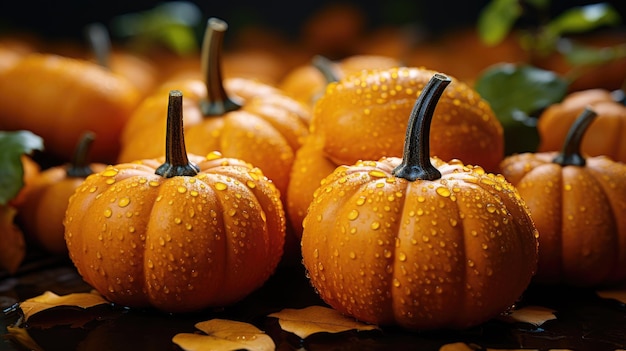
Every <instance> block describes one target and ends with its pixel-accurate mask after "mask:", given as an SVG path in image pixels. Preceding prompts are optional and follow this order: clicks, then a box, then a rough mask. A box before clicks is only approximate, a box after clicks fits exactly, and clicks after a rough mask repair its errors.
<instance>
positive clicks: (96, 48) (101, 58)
mask: <svg viewBox="0 0 626 351" xmlns="http://www.w3.org/2000/svg"><path fill="white" fill-rule="evenodd" d="M85 36H86V37H87V42H88V43H89V45H90V46H91V51H92V52H93V54H94V56H95V58H96V61H97V62H98V64H99V65H100V66H101V67H103V68H106V69H110V68H111V62H110V58H111V37H110V36H109V32H108V30H107V29H106V27H105V26H104V25H103V24H102V23H92V24H89V25H88V26H87V28H85Z"/></svg>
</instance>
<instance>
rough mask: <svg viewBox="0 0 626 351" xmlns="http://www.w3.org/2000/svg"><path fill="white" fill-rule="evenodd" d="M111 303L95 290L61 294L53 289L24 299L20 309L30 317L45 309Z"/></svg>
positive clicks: (87, 306) (85, 306)
mask: <svg viewBox="0 0 626 351" xmlns="http://www.w3.org/2000/svg"><path fill="white" fill-rule="evenodd" d="M103 304H110V302H109V301H107V300H106V299H105V298H104V297H102V295H100V294H98V293H97V292H95V291H92V292H90V293H73V294H67V295H62V296H59V295H57V294H55V293H53V292H51V291H46V292H44V293H43V294H41V295H39V296H35V297H33V298H30V299H27V300H24V301H23V302H21V303H20V309H21V310H22V312H23V313H24V319H25V320H26V321H28V319H29V318H31V317H32V316H34V315H36V314H37V313H40V312H42V311H45V310H49V309H52V308H58V307H71V308H80V309H88V308H90V307H94V306H97V305H103Z"/></svg>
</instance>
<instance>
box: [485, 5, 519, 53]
mask: <svg viewBox="0 0 626 351" xmlns="http://www.w3.org/2000/svg"><path fill="white" fill-rule="evenodd" d="M521 15H522V7H521V6H520V4H519V1H518V0H492V1H491V2H489V3H488V4H487V6H485V7H484V8H483V10H482V11H481V12H480V14H479V16H478V35H479V37H480V38H481V40H482V41H483V43H485V44H486V45H497V44H499V43H500V42H502V40H504V38H506V36H507V35H508V34H509V33H510V31H511V29H512V28H513V26H514V25H515V22H516V21H517V19H518V18H519V17H520V16H521Z"/></svg>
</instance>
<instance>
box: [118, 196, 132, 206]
mask: <svg viewBox="0 0 626 351" xmlns="http://www.w3.org/2000/svg"><path fill="white" fill-rule="evenodd" d="M128 204H130V198H129V197H123V198H121V199H120V201H118V202H117V205H118V206H119V207H126V206H128Z"/></svg>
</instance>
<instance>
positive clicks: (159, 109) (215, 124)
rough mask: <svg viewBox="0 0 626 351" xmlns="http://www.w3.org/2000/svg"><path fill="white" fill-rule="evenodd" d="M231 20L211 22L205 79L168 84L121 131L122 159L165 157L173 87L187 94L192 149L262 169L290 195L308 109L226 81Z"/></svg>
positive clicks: (254, 86)
mask: <svg viewBox="0 0 626 351" xmlns="http://www.w3.org/2000/svg"><path fill="white" fill-rule="evenodd" d="M226 28H227V24H226V23H225V22H223V21H221V20H219V19H216V18H211V19H209V21H208V25H207V32H206V35H205V42H204V47H203V48H204V50H203V63H204V73H205V77H206V79H205V80H199V79H193V78H192V79H183V80H174V81H169V82H165V83H164V84H163V85H162V86H161V88H160V89H157V91H156V92H155V93H154V94H152V95H151V96H149V97H148V98H146V99H145V100H144V101H143V102H142V104H141V105H140V106H139V107H138V108H137V109H136V110H135V112H134V113H133V115H132V117H131V118H130V120H129V122H128V124H127V125H126V127H125V128H124V132H123V134H122V145H123V146H122V152H121V153H120V157H119V162H129V161H132V160H135V159H142V158H151V157H159V156H162V155H163V150H164V141H162V140H159V139H158V138H155V135H162V134H163V129H164V126H165V123H164V118H165V117H164V116H166V114H165V111H166V109H167V106H166V104H165V100H164V95H165V94H166V91H169V90H172V89H173V88H174V87H175V89H177V90H181V91H182V92H183V94H184V95H185V96H186V100H185V101H186V103H185V106H184V109H185V134H186V135H185V137H186V140H187V148H188V149H189V151H190V152H191V153H194V154H197V155H204V154H207V153H208V152H211V151H213V150H217V151H220V152H221V153H222V154H223V155H224V156H225V157H234V158H237V159H241V160H244V161H247V162H249V163H251V164H253V165H255V166H258V167H261V168H262V170H263V173H264V174H265V175H266V176H267V177H268V178H270V179H272V181H274V182H275V184H276V186H277V188H278V189H279V190H280V191H281V192H283V193H286V188H287V183H288V182H289V172H290V170H291V166H292V163H293V159H294V154H295V151H296V150H297V149H298V148H300V146H301V144H302V140H303V138H304V137H305V136H306V135H307V134H308V124H309V117H310V111H309V109H308V108H307V107H306V106H304V105H303V104H301V103H299V102H297V101H295V100H294V99H292V98H290V97H288V96H286V95H285V94H283V93H282V92H281V91H280V90H279V89H277V88H275V87H272V86H270V85H267V84H263V83H260V82H257V81H254V80H250V79H245V78H229V79H225V80H224V81H222V71H221V64H220V62H221V47H222V42H223V37H224V32H225V31H226Z"/></svg>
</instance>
